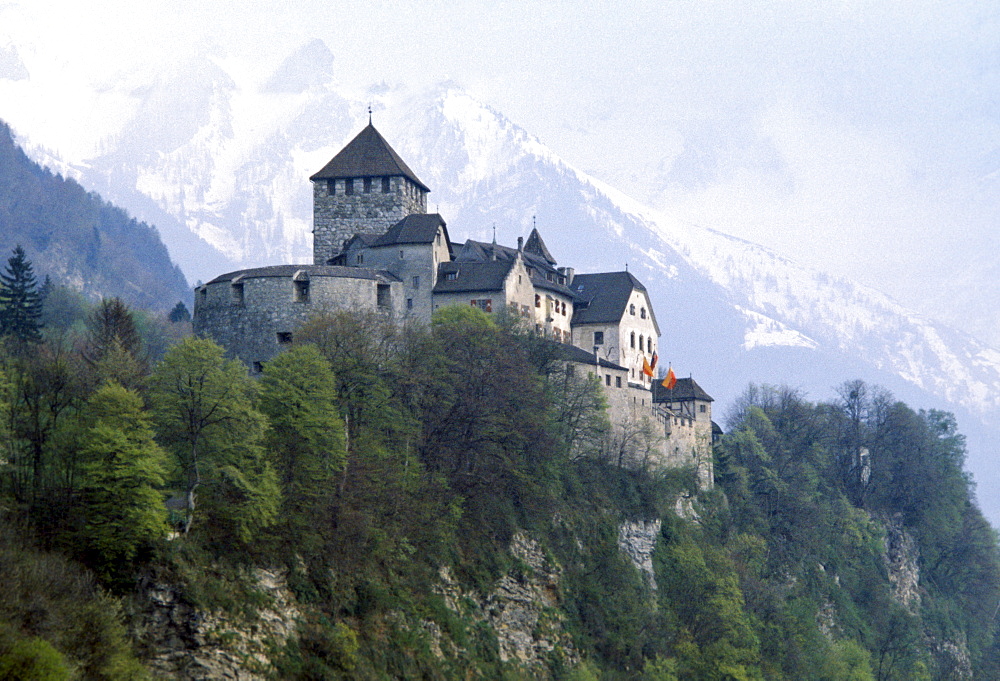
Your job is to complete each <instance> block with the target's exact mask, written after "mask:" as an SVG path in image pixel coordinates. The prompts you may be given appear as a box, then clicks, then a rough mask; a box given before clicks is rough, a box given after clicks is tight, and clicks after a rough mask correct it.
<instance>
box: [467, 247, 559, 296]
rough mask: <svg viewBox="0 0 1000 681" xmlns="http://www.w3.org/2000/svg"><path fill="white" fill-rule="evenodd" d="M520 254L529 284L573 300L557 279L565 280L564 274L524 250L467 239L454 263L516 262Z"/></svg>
mask: <svg viewBox="0 0 1000 681" xmlns="http://www.w3.org/2000/svg"><path fill="white" fill-rule="evenodd" d="M519 254H520V256H521V259H522V260H524V264H525V266H526V267H527V268H528V271H529V272H531V283H532V285H533V286H535V287H536V288H540V289H545V290H548V291H553V292H556V293H560V294H562V295H564V296H566V297H567V298H573V297H574V296H573V292H572V291H570V290H569V289H568V288H567V287H566V285H565V284H560V283H559V279H560V278H563V279H564V278H565V276H566V275H565V274H563V273H561V272H559V271H558V270H556V268H554V267H552V265H551V263H549V261H547V260H545V258H543V257H541V256H540V255H536V254H534V253H528V252H527V251H526V250H522V251H518V250H517V249H516V248H510V247H509V246H501V245H499V244H488V243H485V242H482V241H473V240H472V239H469V240H468V241H466V242H465V243H464V244H463V245H462V247H461V248H460V249H458V251H457V253H456V255H455V262H490V261H493V260H510V261H511V262H513V261H514V260H517V256H518V255H519Z"/></svg>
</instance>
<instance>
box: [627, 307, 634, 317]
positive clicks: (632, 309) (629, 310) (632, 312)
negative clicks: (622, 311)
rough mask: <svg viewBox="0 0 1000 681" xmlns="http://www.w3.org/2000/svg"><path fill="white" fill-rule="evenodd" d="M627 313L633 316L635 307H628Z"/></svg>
mask: <svg viewBox="0 0 1000 681" xmlns="http://www.w3.org/2000/svg"><path fill="white" fill-rule="evenodd" d="M628 313H629V314H630V315H632V316H633V317H634V316H635V305H634V304H633V305H629V306H628Z"/></svg>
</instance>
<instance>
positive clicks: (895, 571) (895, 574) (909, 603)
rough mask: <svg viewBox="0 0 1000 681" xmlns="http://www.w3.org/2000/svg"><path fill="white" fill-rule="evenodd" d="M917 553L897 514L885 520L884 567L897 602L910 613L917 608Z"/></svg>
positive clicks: (912, 540)
mask: <svg viewBox="0 0 1000 681" xmlns="http://www.w3.org/2000/svg"><path fill="white" fill-rule="evenodd" d="M919 560H920V550H919V547H918V546H917V541H916V540H915V539H914V538H913V536H912V535H910V534H909V533H908V532H907V531H906V528H904V527H903V521H902V519H901V518H900V517H899V516H898V514H897V515H896V516H894V517H892V518H889V519H887V520H886V521H885V565H886V569H887V571H888V573H889V583H890V584H891V585H892V594H893V596H894V597H895V598H896V600H897V601H898V602H899V603H901V604H902V605H903V607H904V608H906V609H907V610H908V611H909V612H911V613H914V614H915V613H916V612H917V611H918V610H919V609H920V565H919Z"/></svg>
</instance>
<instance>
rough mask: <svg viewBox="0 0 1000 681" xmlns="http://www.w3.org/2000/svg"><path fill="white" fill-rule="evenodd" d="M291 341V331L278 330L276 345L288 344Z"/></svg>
mask: <svg viewBox="0 0 1000 681" xmlns="http://www.w3.org/2000/svg"><path fill="white" fill-rule="evenodd" d="M291 342H292V332H291V331H279V332H278V345H288V344H289V343H291Z"/></svg>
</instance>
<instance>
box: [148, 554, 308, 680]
mask: <svg viewBox="0 0 1000 681" xmlns="http://www.w3.org/2000/svg"><path fill="white" fill-rule="evenodd" d="M253 577H254V579H255V581H256V583H257V587H258V588H259V589H260V591H262V592H263V593H264V594H265V595H266V596H267V599H268V600H269V601H270V604H269V605H267V606H266V607H262V608H259V609H258V610H257V617H256V618H254V620H253V621H241V620H240V618H237V617H233V616H231V615H228V614H221V613H213V612H203V611H199V610H197V609H196V608H195V607H194V606H192V605H191V604H190V603H189V602H188V601H187V600H186V599H185V597H184V595H183V593H182V592H181V591H180V590H179V589H178V588H177V587H176V586H173V585H169V584H162V583H153V584H150V585H148V586H147V587H146V589H145V601H146V604H147V605H146V607H145V608H144V610H143V612H142V613H140V615H139V617H138V618H137V620H138V623H137V627H136V632H135V636H136V638H137V639H138V640H139V641H142V642H143V645H144V647H145V655H146V657H147V660H146V661H147V664H148V665H149V668H150V669H151V670H152V672H153V674H154V676H155V677H156V678H169V679H176V678H180V679H191V680H192V681H209V680H213V681H214V680H216V679H232V680H234V681H258V680H260V681H263V679H265V678H268V674H269V673H271V672H273V669H272V667H271V662H270V660H269V658H268V657H267V651H268V650H269V648H272V647H274V646H280V645H282V644H283V643H284V642H285V641H287V640H288V639H289V638H290V637H291V636H293V635H294V632H295V626H296V623H297V620H298V619H299V616H300V612H299V610H298V608H297V607H296V605H295V602H294V600H293V598H292V595H291V593H290V592H289V591H288V588H287V585H286V583H285V577H284V575H283V574H280V573H278V572H273V571H269V570H263V569H256V570H254V573H253Z"/></svg>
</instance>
